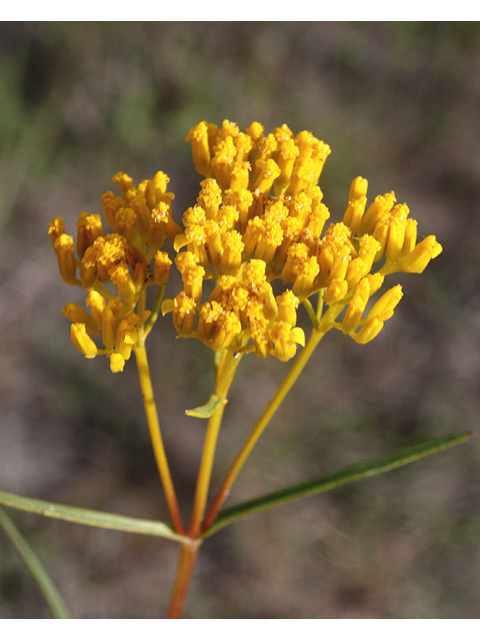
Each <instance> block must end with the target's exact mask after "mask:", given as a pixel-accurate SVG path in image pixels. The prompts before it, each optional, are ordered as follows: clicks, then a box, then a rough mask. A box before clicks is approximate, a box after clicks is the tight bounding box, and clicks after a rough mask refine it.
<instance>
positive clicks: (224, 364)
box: [167, 350, 241, 618]
mask: <svg viewBox="0 0 480 640" xmlns="http://www.w3.org/2000/svg"><path fill="white" fill-rule="evenodd" d="M240 360H241V356H236V357H235V356H234V354H232V353H231V352H230V351H226V350H225V351H222V353H221V356H220V358H219V362H218V367H217V371H216V376H215V392H214V393H215V395H216V396H217V397H218V398H221V399H222V400H223V402H222V404H221V405H220V406H219V407H218V409H217V410H216V411H215V413H214V414H213V415H212V416H211V417H210V419H209V421H208V426H207V433H206V435H205V443H204V445H203V452H202V459H201V461H200V468H199V471H198V478H197V487H196V490H195V500H194V504H193V512H192V519H191V521H190V526H189V528H188V536H189V537H190V540H191V541H190V543H185V544H182V545H181V547H180V557H179V560H178V568H177V576H176V578H175V584H174V587H173V593H172V600H171V602H170V608H169V610H168V614H167V618H179V617H180V616H181V614H182V611H183V606H184V603H185V599H186V597H187V593H188V588H189V586H190V581H191V578H192V573H193V568H194V566H195V562H196V559H197V552H198V547H199V545H200V543H201V540H199V535H200V530H201V527H202V520H203V516H204V514H205V507H206V504H207V498H208V489H209V487H210V478H211V475H212V467H213V460H214V457H215V448H216V444H217V438H218V432H219V430H220V425H221V423H222V417H223V410H224V408H225V404H226V402H227V399H226V398H227V393H228V390H229V388H230V385H231V384H232V380H233V377H234V375H235V371H236V370H237V367H238V364H239V362H240Z"/></svg>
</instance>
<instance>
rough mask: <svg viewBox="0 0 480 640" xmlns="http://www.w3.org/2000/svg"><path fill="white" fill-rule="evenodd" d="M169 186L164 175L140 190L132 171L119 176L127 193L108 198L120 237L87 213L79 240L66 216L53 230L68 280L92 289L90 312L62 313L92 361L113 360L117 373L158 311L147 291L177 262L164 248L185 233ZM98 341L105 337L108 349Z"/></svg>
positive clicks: (109, 216)
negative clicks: (176, 220)
mask: <svg viewBox="0 0 480 640" xmlns="http://www.w3.org/2000/svg"><path fill="white" fill-rule="evenodd" d="M168 181H169V179H168V177H167V176H166V175H165V174H164V173H163V172H161V171H160V172H158V173H157V174H156V175H155V177H154V178H153V179H152V180H145V181H144V182H142V183H141V184H140V185H139V186H138V187H135V185H134V183H133V180H132V179H131V178H130V177H129V176H127V175H126V174H124V173H118V174H117V175H116V176H114V178H113V182H115V183H118V186H119V189H120V193H121V195H120V196H116V195H115V194H114V193H113V192H112V191H108V192H107V193H105V194H104V196H103V198H102V209H103V213H104V215H105V218H106V220H107V222H108V224H109V226H110V229H111V230H112V233H108V234H107V233H106V232H105V229H104V227H103V223H102V218H101V216H100V215H98V214H93V215H88V214H87V213H85V212H82V213H81V214H80V217H79V220H78V223H77V239H76V243H75V241H74V239H73V237H72V236H70V235H68V234H67V233H66V230H65V226H64V221H63V219H62V218H57V217H56V218H55V219H54V220H53V221H52V222H51V223H50V225H49V228H48V233H49V235H50V238H51V241H52V245H53V248H54V250H55V253H56V255H57V259H58V266H59V269H60V274H61V276H62V278H63V279H64V280H65V282H68V284H71V285H77V286H80V287H83V288H84V289H86V290H87V291H88V292H89V293H88V295H87V298H86V304H87V306H88V307H89V308H90V313H88V312H87V311H86V310H85V309H83V308H82V307H80V306H79V305H77V304H73V303H69V304H67V305H66V306H65V307H64V308H63V309H62V312H63V313H64V315H65V316H67V317H68V318H69V320H70V321H71V322H72V326H71V338H72V341H73V343H74V344H75V346H76V347H77V348H78V349H79V350H80V351H81V352H82V353H83V354H84V355H85V356H86V357H87V358H93V357H95V356H96V355H97V354H105V355H106V356H108V357H109V358H110V368H111V370H112V371H113V372H118V371H122V370H123V367H124V364H125V360H128V359H129V357H130V355H131V352H132V349H133V348H134V347H135V345H136V344H137V343H138V341H139V337H140V333H139V332H140V331H141V330H142V329H143V327H144V325H145V322H146V320H147V319H148V317H149V316H150V314H151V311H150V310H147V309H145V291H146V288H147V287H148V286H150V285H157V286H161V285H163V284H165V283H166V282H167V280H168V276H169V270H170V266H171V264H172V261H171V260H170V258H169V257H168V254H167V253H166V252H164V251H161V248H162V246H163V243H164V240H165V238H169V239H170V240H171V241H172V242H173V240H174V238H175V236H176V235H177V234H178V233H180V232H181V229H180V227H179V226H178V225H177V224H175V223H174V222H173V219H172V205H171V201H172V199H173V198H174V196H173V194H172V193H169V192H167V190H166V189H167V183H168ZM75 253H76V255H75ZM107 283H112V285H113V292H111V291H109V290H108V289H107V288H106V286H105V285H107ZM110 288H112V287H110ZM91 336H101V339H102V342H103V348H99V347H97V344H96V343H95V342H94V340H93V339H92V337H91Z"/></svg>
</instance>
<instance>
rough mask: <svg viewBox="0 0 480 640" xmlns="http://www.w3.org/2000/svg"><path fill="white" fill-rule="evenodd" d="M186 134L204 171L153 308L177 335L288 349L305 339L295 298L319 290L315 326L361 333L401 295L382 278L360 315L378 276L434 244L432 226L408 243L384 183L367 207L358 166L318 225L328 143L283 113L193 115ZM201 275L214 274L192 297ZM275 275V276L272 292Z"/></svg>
mask: <svg viewBox="0 0 480 640" xmlns="http://www.w3.org/2000/svg"><path fill="white" fill-rule="evenodd" d="M187 142H191V145H192V155H193V160H194V164H195V168H196V169H197V171H198V172H199V173H200V174H201V175H203V176H204V178H205V180H204V181H203V182H202V183H201V190H200V194H199V196H198V199H197V204H196V205H195V206H194V207H191V208H189V209H187V211H186V212H185V214H184V216H183V223H184V227H185V231H184V233H181V234H178V235H177V236H176V237H175V240H174V246H175V249H176V250H177V252H179V253H178V255H177V257H176V260H175V263H176V266H177V268H178V270H179V271H180V273H181V276H182V280H183V290H182V291H181V292H180V293H179V294H178V295H177V296H176V297H175V298H173V299H170V300H165V301H164V303H163V305H162V311H163V313H167V312H172V314H173V322H174V325H175V327H176V329H177V331H178V333H179V334H180V335H181V336H183V337H190V336H192V337H197V338H199V339H201V340H202V341H203V342H204V343H205V344H206V345H207V346H209V347H211V348H212V349H214V350H216V351H219V350H222V349H231V350H233V351H235V352H237V353H245V352H248V351H255V353H257V355H260V356H262V357H267V356H268V355H270V354H272V355H274V356H276V357H277V358H279V359H280V360H288V359H290V358H291V357H292V356H293V355H294V354H295V351H296V345H297V344H300V345H302V346H303V345H304V342H305V336H304V332H303V330H302V329H301V328H300V327H297V326H296V322H297V314H296V309H297V308H298V305H299V303H300V302H304V303H305V301H306V300H307V299H308V298H309V297H310V296H312V295H313V294H314V293H316V292H319V291H320V292H321V296H322V299H323V302H324V303H325V304H326V305H327V307H328V310H327V311H326V312H325V314H324V315H323V316H322V318H320V319H317V320H318V323H317V326H316V327H315V328H316V329H318V328H319V327H320V326H321V327H322V330H324V331H325V330H328V329H330V328H332V327H336V328H338V329H341V330H342V331H343V332H344V333H346V334H349V335H350V336H351V337H352V338H353V339H354V340H356V341H357V342H359V343H362V344H364V343H366V342H369V341H370V340H372V339H373V338H374V337H375V336H376V335H377V334H378V333H379V331H380V330H381V329H382V327H383V323H384V322H385V320H386V319H387V318H389V317H390V316H391V315H392V314H393V310H394V308H395V306H396V305H397V304H398V302H399V300H400V298H401V296H402V293H401V287H400V286H396V287H393V288H392V289H390V290H389V291H387V292H386V293H385V294H384V295H383V296H382V297H381V298H380V300H379V301H378V302H377V303H376V304H374V305H373V307H372V308H371V310H370V311H369V312H368V313H367V314H366V315H364V312H365V309H366V306H367V304H368V302H369V300H370V298H371V296H373V295H374V294H375V293H376V292H377V291H378V290H379V289H380V287H381V286H382V284H383V279H384V276H385V275H386V274H388V273H393V272H395V271H406V272H415V273H420V272H421V271H423V269H424V268H425V267H426V265H427V264H428V262H429V261H430V260H431V259H432V258H434V257H436V256H437V255H438V254H439V253H440V252H441V250H442V248H441V246H440V245H439V244H438V242H436V239H435V237H434V236H429V237H428V238H426V239H425V240H423V241H422V242H420V243H418V244H417V242H416V240H417V223H416V222H415V221H414V220H412V219H410V218H408V213H409V211H408V208H407V206H406V205H395V196H394V194H393V192H392V193H388V194H385V195H384V196H378V197H377V198H376V199H375V200H374V202H373V203H372V204H371V205H370V206H369V207H368V208H366V202H367V198H366V191H367V181H366V180H364V179H363V178H356V179H355V180H354V181H353V183H352V186H351V188H350V193H349V197H348V207H347V210H346V212H345V215H344V218H343V221H342V222H339V223H336V224H331V225H330V226H329V227H328V228H327V229H326V231H325V233H324V235H323V236H322V232H323V229H324V226H325V223H326V221H327V220H328V219H329V217H330V213H329V211H328V209H327V207H326V206H325V204H323V202H322V192H321V191H320V188H319V187H318V185H317V182H318V179H319V177H320V174H321V171H322V168H323V165H324V163H325V160H326V158H327V156H328V155H329V154H330V148H329V146H328V145H326V144H325V143H324V142H321V141H320V140H318V139H316V138H315V137H314V136H313V135H312V134H311V133H309V132H307V131H302V132H301V133H299V134H298V135H296V136H294V135H293V133H292V132H291V130H290V129H289V128H288V127H287V126H286V125H283V126H282V127H279V128H277V129H274V131H273V132H272V133H270V134H268V135H265V133H264V129H263V127H262V125H260V124H259V123H257V122H254V123H253V124H252V125H251V126H250V127H248V128H247V130H246V133H242V132H241V131H239V128H238V127H237V126H236V124H234V123H232V122H229V121H227V120H226V121H224V122H223V124H222V127H221V128H219V127H217V126H216V125H214V124H207V123H206V122H201V123H200V124H198V125H197V126H196V127H194V128H192V129H191V130H190V132H189V135H188V137H187ZM182 249H185V251H181V250H182ZM382 259H383V262H382V266H381V268H379V269H377V270H376V272H372V268H373V266H374V264H375V263H378V262H379V261H381V260H382ZM210 279H213V280H215V281H216V286H215V287H214V288H213V291H211V293H210V295H209V296H208V299H207V300H206V301H205V302H202V294H203V290H204V282H205V281H207V280H210ZM275 280H279V281H283V285H284V287H283V288H284V291H283V292H281V293H279V294H278V295H276V296H275V295H274V292H273V287H272V285H273V286H275V283H274V281H275ZM280 286H281V285H280ZM307 304H308V303H307ZM344 310H345V313H344V315H343V319H342V321H341V322H337V321H336V320H337V318H338V316H339V315H340V314H341V313H342V311H344ZM197 314H198V321H197ZM196 321H197V325H196V327H195V323H196Z"/></svg>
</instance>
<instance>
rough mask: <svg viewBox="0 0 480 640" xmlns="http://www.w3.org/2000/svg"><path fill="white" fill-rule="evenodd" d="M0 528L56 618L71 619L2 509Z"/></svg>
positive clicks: (48, 579) (54, 588)
mask: <svg viewBox="0 0 480 640" xmlns="http://www.w3.org/2000/svg"><path fill="white" fill-rule="evenodd" d="M0 527H1V528H2V529H3V531H4V533H5V535H6V537H7V538H8V539H9V540H10V542H11V543H12V545H13V546H14V547H15V549H16V551H17V553H18V555H19V556H20V559H21V560H22V562H23V564H24V565H25V567H26V568H27V570H28V572H29V573H30V575H31V576H32V578H33V580H34V582H35V583H36V585H37V587H38V589H39V591H40V593H41V594H42V596H43V598H44V600H45V602H46V603H47V606H48V608H49V609H50V611H51V612H52V615H53V617H54V618H70V615H69V613H68V610H67V608H66V606H65V604H64V602H63V600H62V598H61V597H60V594H59V593H58V591H57V589H56V587H55V585H54V584H53V582H52V581H51V579H50V576H49V575H48V574H47V572H46V571H45V568H44V567H43V565H42V563H41V562H40V560H39V559H38V557H37V556H36V554H35V553H34V552H33V551H32V549H31V548H30V546H29V545H28V543H27V541H26V540H25V538H24V537H23V536H22V534H21V533H20V531H19V530H18V529H17V527H16V526H15V525H14V523H13V522H12V520H11V519H10V517H9V516H8V515H7V514H6V513H5V511H4V510H3V509H2V508H1V507H0Z"/></svg>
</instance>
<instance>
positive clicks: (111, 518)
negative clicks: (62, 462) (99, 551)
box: [0, 491, 188, 542]
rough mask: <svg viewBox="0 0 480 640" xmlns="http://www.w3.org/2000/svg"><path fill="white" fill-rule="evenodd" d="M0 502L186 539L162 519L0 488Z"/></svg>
mask: <svg viewBox="0 0 480 640" xmlns="http://www.w3.org/2000/svg"><path fill="white" fill-rule="evenodd" d="M0 504H3V505H5V506H7V507H13V508H14V509H20V510H21V511H31V512H32V513H38V514H40V515H42V516H47V517H48V518H57V519H58V520H67V521H68V522H76V523H78V524H85V525H88V526H90V527H101V528H103V529H115V530H116V531H127V532H129V533H141V534H144V535H147V536H159V537H161V538H169V539H170V540H175V541H177V542H186V541H188V539H187V538H185V537H184V536H181V535H179V534H177V533H175V532H174V531H173V529H172V528H171V527H169V525H168V524H166V523H165V522H160V521H157V520H141V519H139V518H129V517H128V516H119V515H116V514H114V513H106V512H104V511H93V510H91V509H79V508H78V507H68V506H66V505H63V504H55V503H53V502H45V501H44V500H36V499H34V498H25V497H23V496H16V495H14V494H13V493H5V492H4V491H0Z"/></svg>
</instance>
